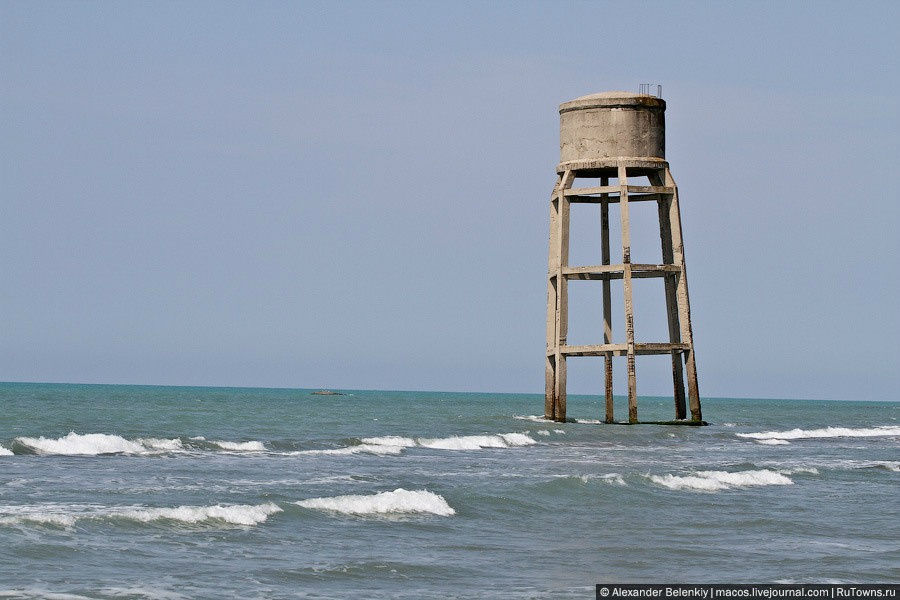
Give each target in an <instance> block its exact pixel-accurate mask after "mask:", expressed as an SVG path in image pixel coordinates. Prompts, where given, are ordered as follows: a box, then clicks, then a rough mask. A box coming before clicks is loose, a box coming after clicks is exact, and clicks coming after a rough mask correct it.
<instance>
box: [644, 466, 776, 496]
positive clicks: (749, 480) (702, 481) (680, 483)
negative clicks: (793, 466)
mask: <svg viewBox="0 0 900 600" xmlns="http://www.w3.org/2000/svg"><path fill="white" fill-rule="evenodd" d="M649 478H650V481H652V482H653V483H657V484H659V485H661V486H663V487H666V488H669V489H670V490H698V491H703V492H718V491H721V490H727V489H732V488H745V487H755V486H764V485H793V483H794V482H793V481H792V480H791V479H790V478H788V477H787V476H786V475H785V472H779V471H770V470H768V469H760V470H758V471H738V472H736V473H729V472H728V471H698V472H696V473H695V474H693V475H650V476H649Z"/></svg>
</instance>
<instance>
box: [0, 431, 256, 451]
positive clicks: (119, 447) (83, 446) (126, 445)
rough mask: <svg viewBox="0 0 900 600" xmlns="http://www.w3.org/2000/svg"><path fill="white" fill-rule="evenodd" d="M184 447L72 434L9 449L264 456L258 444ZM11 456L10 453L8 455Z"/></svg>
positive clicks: (197, 442)
mask: <svg viewBox="0 0 900 600" xmlns="http://www.w3.org/2000/svg"><path fill="white" fill-rule="evenodd" d="M189 440H191V441H189V442H188V444H187V446H186V445H185V442H183V441H182V440H181V439H180V438H173V439H166V438H155V437H146V438H136V439H133V440H130V439H126V438H124V437H122V436H119V435H115V434H110V433H84V434H80V433H75V432H74V431H71V432H69V433H68V434H67V435H64V436H62V437H58V438H46V437H43V436H42V437H17V438H15V440H14V441H13V448H14V449H16V446H18V451H19V452H20V453H34V454H40V455H59V456H100V455H106V454H129V455H148V454H175V453H188V452H203V451H207V452H209V451H215V450H223V451H226V452H265V451H266V447H265V446H264V445H263V443H262V442H257V441H249V442H229V441H217V442H206V441H205V439H204V438H201V437H194V438H189ZM4 450H6V449H5V448H2V447H0V454H6V452H4ZM10 454H12V452H10Z"/></svg>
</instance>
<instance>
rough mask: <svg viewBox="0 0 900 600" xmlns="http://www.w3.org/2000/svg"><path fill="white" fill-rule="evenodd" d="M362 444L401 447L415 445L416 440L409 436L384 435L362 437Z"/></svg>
mask: <svg viewBox="0 0 900 600" xmlns="http://www.w3.org/2000/svg"><path fill="white" fill-rule="evenodd" d="M360 441H362V443H363V444H374V445H376V446H399V447H401V448H410V447H412V446H415V445H416V440H414V439H413V438H409V437H401V436H399V435H385V436H381V437H369V438H363V439H362V440H360Z"/></svg>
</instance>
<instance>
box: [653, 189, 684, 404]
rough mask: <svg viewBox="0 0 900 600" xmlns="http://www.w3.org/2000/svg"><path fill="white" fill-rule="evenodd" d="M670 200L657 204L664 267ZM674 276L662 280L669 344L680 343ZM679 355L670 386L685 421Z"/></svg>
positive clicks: (668, 253)
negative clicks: (672, 388)
mask: <svg viewBox="0 0 900 600" xmlns="http://www.w3.org/2000/svg"><path fill="white" fill-rule="evenodd" d="M649 179H650V183H651V184H652V185H658V186H662V185H665V177H664V173H653V174H651V175H650V177H649ZM670 204H671V198H668V197H666V196H661V197H660V200H659V202H658V203H657V207H658V214H659V238H660V242H661V244H662V262H663V264H666V265H671V264H674V255H673V251H672V224H671V221H670V219H669V210H670ZM676 280H677V276H676V275H674V274H673V275H666V276H665V278H664V280H663V281H664V284H665V293H666V314H667V316H668V322H669V342H671V343H673V344H679V343H681V325H680V323H679V319H678V299H677V294H676V286H677V283H676ZM681 360H682V358H681V353H680V352H676V351H673V352H672V384H673V387H674V394H673V396H674V399H675V418H676V419H685V418H686V417H687V410H686V406H685V397H684V369H683V366H682V363H681Z"/></svg>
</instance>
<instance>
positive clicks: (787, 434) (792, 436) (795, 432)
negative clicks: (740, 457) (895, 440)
mask: <svg viewBox="0 0 900 600" xmlns="http://www.w3.org/2000/svg"><path fill="white" fill-rule="evenodd" d="M735 435H736V436H738V437H742V438H747V439H752V440H805V439H816V438H836V437H892V436H900V427H898V426H896V425H879V426H877V427H859V428H850V427H824V428H821V429H791V430H790V431H762V432H757V433H736V434H735Z"/></svg>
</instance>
